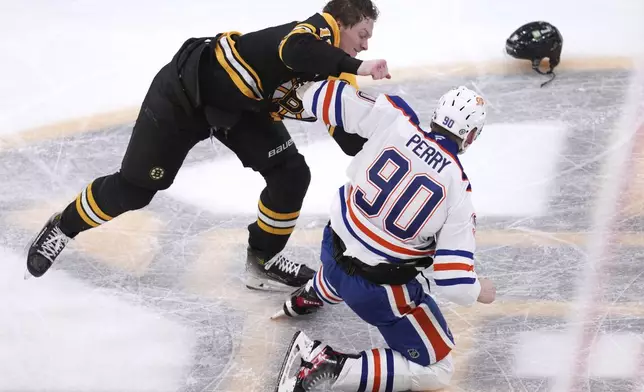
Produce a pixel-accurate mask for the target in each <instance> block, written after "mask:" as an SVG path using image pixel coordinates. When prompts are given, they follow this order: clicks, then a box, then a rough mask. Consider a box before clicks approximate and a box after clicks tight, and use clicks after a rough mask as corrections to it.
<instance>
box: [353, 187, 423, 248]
mask: <svg viewBox="0 0 644 392" xmlns="http://www.w3.org/2000/svg"><path fill="white" fill-rule="evenodd" d="M351 194H353V187H351V188H349V199H348V200H346V203H347V210H348V211H349V216H350V217H351V220H352V221H353V223H354V224H355V225H356V226H358V228H359V229H360V231H362V232H363V233H365V234H366V235H367V236H368V237H369V238H371V239H372V240H373V241H375V242H377V243H378V244H380V245H382V246H384V247H385V248H387V249H389V250H391V251H394V252H398V253H401V254H404V255H407V256H429V255H432V254H434V251H433V250H428V251H420V250H412V249H406V248H403V247H401V246H398V245H394V244H392V243H390V242H387V241H385V240H384V239H383V238H380V237H379V236H378V235H377V234H376V233H374V232H372V231H371V230H369V228H368V227H367V226H365V225H364V224H363V223H362V222H360V221H359V220H358V217H357V216H356V214H355V213H354V212H353V208H352V207H351Z"/></svg>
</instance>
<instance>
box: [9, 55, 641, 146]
mask: <svg viewBox="0 0 644 392" xmlns="http://www.w3.org/2000/svg"><path fill="white" fill-rule="evenodd" d="M544 66H545V65H544ZM633 66H634V60H633V59H632V58H630V57H619V56H604V57H602V56H595V57H579V58H566V59H564V61H562V62H561V63H560V64H559V66H558V67H557V70H562V71H566V70H570V71H609V70H620V69H622V70H627V69H632V68H633ZM531 72H533V71H532V68H531V66H530V63H529V62H528V61H519V60H514V59H511V58H504V59H499V60H488V61H481V62H471V61H470V62H459V63H446V64H435V65H426V66H414V67H401V68H397V69H392V70H391V73H392V75H393V78H392V79H391V80H379V81H373V80H371V79H370V78H368V77H363V76H359V77H358V81H359V85H361V86H375V85H378V84H382V83H387V84H390V83H400V82H404V81H408V80H418V79H423V80H428V81H430V80H431V79H435V78H442V77H447V76H477V75H483V74H488V75H505V74H509V75H512V74H521V73H531ZM138 111H139V106H137V107H129V108H123V109H119V110H114V111H109V112H102V113H96V114H92V115H87V116H83V117H79V118H76V119H69V120H64V121H57V122H54V123H52V124H47V125H43V126H38V127H33V128H28V129H25V130H22V131H17V132H15V133H11V134H9V135H4V136H0V151H3V150H7V149H10V148H19V147H24V146H28V145H31V144H33V143H38V142H42V141H45V140H51V139H56V138H62V137H67V136H72V135H76V134H82V133H86V132H91V131H98V130H101V129H104V128H111V127H116V126H120V125H125V124H129V123H132V122H134V120H135V119H136V116H137V113H138Z"/></svg>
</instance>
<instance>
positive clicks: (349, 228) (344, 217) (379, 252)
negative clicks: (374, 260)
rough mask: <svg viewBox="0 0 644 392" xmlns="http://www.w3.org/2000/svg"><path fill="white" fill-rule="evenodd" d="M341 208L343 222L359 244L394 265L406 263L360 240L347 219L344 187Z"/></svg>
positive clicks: (341, 192)
mask: <svg viewBox="0 0 644 392" xmlns="http://www.w3.org/2000/svg"><path fill="white" fill-rule="evenodd" d="M340 207H341V208H342V220H343V221H344V226H345V227H346V228H347V230H348V231H349V234H351V235H352V236H353V238H355V239H356V240H358V242H360V243H361V244H362V245H363V246H364V247H365V248H367V249H369V250H370V251H371V252H373V253H375V254H377V255H378V256H382V257H383V258H385V259H386V260H388V261H391V262H392V263H404V262H405V260H402V259H398V258H396V257H393V256H390V255H388V254H386V253H385V252H382V251H379V250H378V249H376V248H374V247H373V246H371V245H369V244H367V242H365V241H364V240H363V239H362V238H360V236H359V235H357V234H356V232H355V231H353V228H352V227H351V225H350V224H349V220H348V219H347V202H346V199H345V198H344V186H342V187H341V188H340Z"/></svg>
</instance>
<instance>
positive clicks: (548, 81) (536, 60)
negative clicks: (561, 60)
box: [532, 59, 557, 87]
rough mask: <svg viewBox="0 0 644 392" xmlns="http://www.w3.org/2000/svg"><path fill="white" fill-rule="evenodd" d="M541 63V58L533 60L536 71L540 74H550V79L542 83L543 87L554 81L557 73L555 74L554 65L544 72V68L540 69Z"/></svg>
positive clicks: (533, 67)
mask: <svg viewBox="0 0 644 392" xmlns="http://www.w3.org/2000/svg"><path fill="white" fill-rule="evenodd" d="M539 64H541V59H534V60H532V69H534V70H535V72H536V73H538V74H540V75H549V76H550V79H548V80H546V81H545V82H543V83H541V87H543V86H545V85H546V84H548V83H550V82H552V81H553V80H555V77H556V76H557V75H556V74H555V72H554V70H553V68H552V66H551V67H550V69H549V70H548V71H546V72H543V71H542V70H540V69H539Z"/></svg>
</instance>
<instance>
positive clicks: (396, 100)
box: [387, 95, 420, 125]
mask: <svg viewBox="0 0 644 392" xmlns="http://www.w3.org/2000/svg"><path fill="white" fill-rule="evenodd" d="M387 96H388V97H389V99H391V100H392V101H393V103H395V104H396V106H398V107H399V108H400V109H402V111H403V113H405V115H406V116H407V117H409V119H410V120H411V122H413V123H414V124H415V125H419V124H420V121H418V116H417V115H416V112H414V109H412V108H411V106H409V104H408V103H407V102H405V100H404V99H402V98H400V97H399V96H397V95H387Z"/></svg>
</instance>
